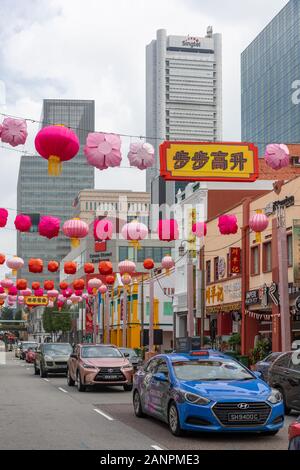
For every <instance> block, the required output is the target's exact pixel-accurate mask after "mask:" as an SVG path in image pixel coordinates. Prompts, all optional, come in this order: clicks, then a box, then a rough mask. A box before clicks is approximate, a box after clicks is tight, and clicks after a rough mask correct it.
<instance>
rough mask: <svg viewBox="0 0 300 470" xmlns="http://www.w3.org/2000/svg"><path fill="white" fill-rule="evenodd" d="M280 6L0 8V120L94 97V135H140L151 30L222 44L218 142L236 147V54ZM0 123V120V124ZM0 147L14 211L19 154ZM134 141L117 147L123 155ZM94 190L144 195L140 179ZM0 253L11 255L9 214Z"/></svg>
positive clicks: (158, 2) (126, 1)
mask: <svg viewBox="0 0 300 470" xmlns="http://www.w3.org/2000/svg"><path fill="white" fill-rule="evenodd" d="M286 3H287V0H264V1H263V2H262V1H261V0H243V1H240V0H151V1H149V0H114V1H112V2H108V1H104V0H84V1H83V0H26V1H24V0H0V9H1V15H0V44H1V47H0V112H2V113H7V114H11V115H15V116H20V117H26V118H31V119H36V120H39V119H40V116H41V109H42V100H43V99H44V98H74V99H94V100H95V102H96V130H97V131H108V132H115V133H121V134H129V135H137V136H139V135H144V134H145V46H146V45H147V44H148V43H149V42H150V41H151V40H152V39H155V36H156V30H157V29H160V28H165V29H166V30H167V33H168V34H174V35H176V34H178V35H192V36H204V35H205V33H206V28H207V26H208V25H212V26H213V28H214V32H218V33H221V34H222V40H223V140H228V141H232V140H234V141H238V140H239V139H240V54H241V52H242V51H243V50H244V49H245V47H247V45H248V44H249V43H250V42H251V41H252V40H253V39H254V38H255V37H256V35H257V34H258V33H259V32H260V31H261V30H262V29H263V28H264V27H265V26H266V25H267V24H268V22H269V21H270V20H271V19H272V18H273V17H274V16H275V15H276V14H277V13H278V12H279V11H280V9H281V8H282V7H284V6H285V5H286ZM1 121H2V116H0V122H1ZM38 126H39V125H38V124H36V123H29V124H28V130H29V136H28V139H27V142H26V144H25V146H24V147H22V146H21V147H17V151H14V150H13V149H12V147H9V148H7V147H6V148H5V149H3V148H1V143H0V161H1V184H0V207H6V208H11V209H15V208H16V204H17V202H16V197H17V179H18V169H19V163H20V157H21V155H22V153H21V152H22V151H24V150H25V151H29V152H31V151H33V141H34V136H35V134H36V132H37V131H38ZM134 140H136V139H134V138H125V139H123V142H124V146H123V150H124V154H125V158H124V165H126V148H128V145H129V143H130V142H131V141H134ZM3 145H4V144H3ZM96 188H99V189H134V190H144V189H145V173H144V172H139V171H135V170H131V169H127V168H123V169H122V168H120V169H112V170H106V172H100V171H97V173H96ZM9 212H10V217H9V222H8V225H7V228H6V229H0V252H3V253H8V254H16V253H15V250H16V232H15V231H14V230H13V228H14V225H13V220H14V217H15V215H16V212H15V211H13V210H10V211H9Z"/></svg>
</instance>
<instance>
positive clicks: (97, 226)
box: [94, 219, 113, 241]
mask: <svg viewBox="0 0 300 470" xmlns="http://www.w3.org/2000/svg"><path fill="white" fill-rule="evenodd" d="M112 236H113V223H112V222H111V221H110V220H107V219H102V220H95V221H94V238H95V240H100V241H105V240H111V239H112Z"/></svg>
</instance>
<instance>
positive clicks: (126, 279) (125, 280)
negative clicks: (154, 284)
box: [121, 274, 132, 286]
mask: <svg viewBox="0 0 300 470" xmlns="http://www.w3.org/2000/svg"><path fill="white" fill-rule="evenodd" d="M121 279H122V283H123V284H124V286H128V285H129V284H131V281H132V277H131V276H130V274H123V276H122V277H121Z"/></svg>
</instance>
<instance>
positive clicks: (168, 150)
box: [160, 141, 258, 182]
mask: <svg viewBox="0 0 300 470" xmlns="http://www.w3.org/2000/svg"><path fill="white" fill-rule="evenodd" d="M160 174H161V176H162V177H163V178H164V179H165V180H178V181H240V182H241V181H245V182H249V181H255V180H256V179H257V178H258V149H257V147H256V146H255V145H253V144H249V143H216V142H211V143H209V142H205V143H203V142H172V141H166V142H164V143H163V144H161V145H160Z"/></svg>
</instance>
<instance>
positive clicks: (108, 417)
mask: <svg viewBox="0 0 300 470" xmlns="http://www.w3.org/2000/svg"><path fill="white" fill-rule="evenodd" d="M94 411H96V413H99V415H101V416H104V418H106V419H108V421H114V418H112V417H111V416H109V415H107V414H106V413H103V411H101V410H98V409H97V408H94Z"/></svg>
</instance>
